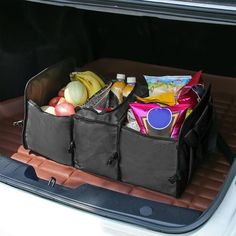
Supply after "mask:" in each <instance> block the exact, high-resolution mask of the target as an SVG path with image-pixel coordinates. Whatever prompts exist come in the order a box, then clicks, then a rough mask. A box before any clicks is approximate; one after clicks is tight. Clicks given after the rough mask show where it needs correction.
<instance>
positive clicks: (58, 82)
mask: <svg viewBox="0 0 236 236" xmlns="http://www.w3.org/2000/svg"><path fill="white" fill-rule="evenodd" d="M102 62H104V63H106V66H105V67H104V65H102ZM101 65H102V66H101ZM99 66H100V67H99ZM116 66H117V68H116ZM74 68H75V64H74V62H73V60H66V61H63V62H60V63H58V64H56V65H54V66H52V67H49V68H47V69H46V70H44V71H42V72H41V73H40V74H38V75H36V76H35V77H33V78H32V79H31V80H30V81H29V82H28V84H27V86H26V89H25V119H24V129H23V144H24V147H25V148H27V149H30V150H32V151H34V152H37V153H39V154H41V155H43V156H46V157H48V158H49V159H52V160H54V161H57V162H59V163H62V164H66V165H72V166H75V167H77V168H79V169H82V170H85V171H89V172H92V173H95V174H98V175H103V176H106V177H110V178H113V179H117V180H121V181H123V182H127V183H131V184H135V185H139V186H143V187H147V188H150V189H153V190H157V191H160V192H163V193H166V194H170V195H173V196H176V197H178V196H180V194H181V193H182V192H183V191H184V189H185V187H186V185H187V183H188V182H189V181H190V180H191V177H192V173H193V172H194V169H195V168H196V167H197V165H198V163H199V162H200V161H201V160H202V159H203V158H204V157H205V156H206V154H207V148H205V147H206V144H207V145H208V146H214V141H215V138H214V137H215V135H214V132H211V131H215V127H214V112H213V106H212V98H211V87H210V86H209V87H208V89H207V91H206V93H205V95H204V97H203V98H202V100H201V101H200V103H199V104H198V105H197V107H196V108H195V109H194V110H193V112H192V113H191V114H190V115H189V117H188V118H187V119H186V121H185V122H184V124H183V126H182V129H181V132H180V135H179V139H178V140H174V139H171V138H156V137H150V136H144V135H142V134H140V133H139V132H136V131H134V130H131V129H129V128H127V127H124V122H125V118H126V112H127V110H128V103H129V101H131V100H132V99H133V93H136V94H137V93H138V95H141V93H145V92H146V91H145V89H146V87H145V89H144V90H143V89H140V88H141V87H142V86H140V84H143V81H142V77H141V74H142V71H143V73H146V74H148V73H149V71H150V73H152V74H157V75H160V74H162V75H163V74H175V73H176V69H173V70H172V69H171V68H168V67H159V66H154V65H148V64H143V63H138V62H131V61H125V60H115V59H111V60H109V59H104V61H103V60H98V61H97V63H96V62H93V63H91V64H90V65H88V66H85V67H84V68H85V69H86V70H87V69H91V70H93V68H94V71H95V72H98V73H99V74H101V75H104V76H106V75H107V74H109V75H111V74H113V76H114V75H115V73H119V72H123V73H127V74H128V75H129V74H130V75H133V76H136V77H137V78H138V80H140V84H139V83H138V85H137V86H136V88H135V89H134V91H133V93H131V94H130V95H129V97H128V98H127V99H126V100H125V102H124V103H122V104H121V105H120V106H118V107H117V108H116V109H114V110H113V111H110V112H105V113H97V112H96V111H94V110H90V109H78V110H77V112H76V114H75V115H74V116H72V117H56V116H53V115H50V114H47V113H44V112H42V111H41V109H40V106H42V105H45V104H47V102H48V100H49V99H50V98H51V97H53V96H55V95H56V94H57V92H58V90H59V89H60V88H62V87H63V86H65V85H66V84H67V83H68V82H69V73H70V72H72V71H73V70H74ZM99 68H100V70H99ZM104 68H107V71H104ZM130 68H138V69H137V71H134V72H133V74H131V73H130ZM115 69H116V70H115ZM102 70H103V71H102ZM177 71H178V70H177ZM181 73H182V74H183V73H185V74H186V71H181V70H179V71H178V72H177V73H176V74H181ZM205 149H206V150H205Z"/></svg>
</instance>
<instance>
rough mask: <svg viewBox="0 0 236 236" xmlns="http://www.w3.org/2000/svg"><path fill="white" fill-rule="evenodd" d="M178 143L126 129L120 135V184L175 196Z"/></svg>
mask: <svg viewBox="0 0 236 236" xmlns="http://www.w3.org/2000/svg"><path fill="white" fill-rule="evenodd" d="M177 143H178V142H177V141H175V140H162V139H158V138H152V137H150V136H144V135H141V134H139V133H138V132H135V131H133V130H131V129H128V128H123V129H122V132H121V140H120V151H121V162H120V167H121V176H122V181H124V182H127V183H132V184H135V185H140V186H144V187H147V188H150V189H153V190H157V191H159V192H163V193H167V194H170V195H176V181H173V182H171V181H170V179H171V178H174V177H175V175H176V169H177V160H178V159H177Z"/></svg>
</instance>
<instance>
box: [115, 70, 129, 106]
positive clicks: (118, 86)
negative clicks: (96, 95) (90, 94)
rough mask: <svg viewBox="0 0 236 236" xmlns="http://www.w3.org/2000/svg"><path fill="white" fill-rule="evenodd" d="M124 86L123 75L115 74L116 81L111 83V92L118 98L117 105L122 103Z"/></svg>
mask: <svg viewBox="0 0 236 236" xmlns="http://www.w3.org/2000/svg"><path fill="white" fill-rule="evenodd" d="M125 86H126V83H125V75H124V74H117V75H116V81H115V82H114V83H113V85H112V87H111V91H112V92H113V94H114V95H115V96H116V97H117V98H118V101H119V104H121V103H122V102H123V89H124V88H125Z"/></svg>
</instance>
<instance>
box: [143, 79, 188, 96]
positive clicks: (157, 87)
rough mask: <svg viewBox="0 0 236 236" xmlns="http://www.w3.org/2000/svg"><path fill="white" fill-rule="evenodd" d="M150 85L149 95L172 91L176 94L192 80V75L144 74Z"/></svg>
mask: <svg viewBox="0 0 236 236" xmlns="http://www.w3.org/2000/svg"><path fill="white" fill-rule="evenodd" d="M144 78H145V80H146V82H147V85H148V90H149V96H155V95H158V94H162V93H168V92H172V93H174V94H176V93H177V92H178V91H179V90H180V89H181V88H182V87H183V86H184V85H186V84H187V83H188V82H189V81H190V80H191V78H192V77H191V75H176V76H172V75H171V76H169V75H167V76H149V75H144Z"/></svg>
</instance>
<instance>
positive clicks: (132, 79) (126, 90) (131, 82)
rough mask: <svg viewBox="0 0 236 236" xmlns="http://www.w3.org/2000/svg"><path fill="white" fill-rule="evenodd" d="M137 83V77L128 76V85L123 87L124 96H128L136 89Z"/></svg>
mask: <svg viewBox="0 0 236 236" xmlns="http://www.w3.org/2000/svg"><path fill="white" fill-rule="evenodd" d="M135 84H136V77H127V85H126V86H125V88H124V89H123V97H124V98H126V97H128V95H129V94H130V93H131V91H132V90H133V89H134V86H135Z"/></svg>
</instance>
